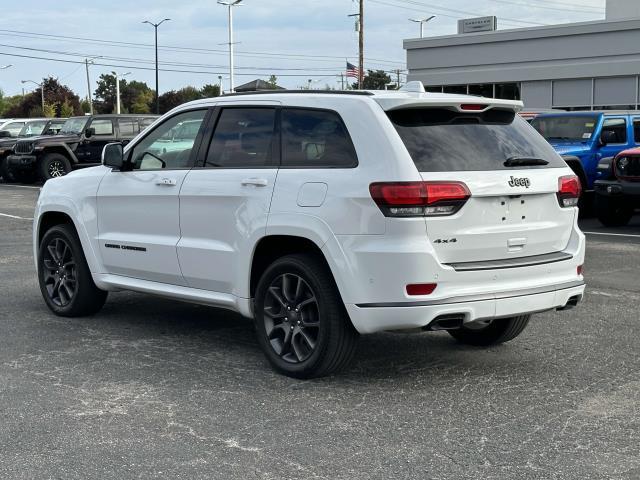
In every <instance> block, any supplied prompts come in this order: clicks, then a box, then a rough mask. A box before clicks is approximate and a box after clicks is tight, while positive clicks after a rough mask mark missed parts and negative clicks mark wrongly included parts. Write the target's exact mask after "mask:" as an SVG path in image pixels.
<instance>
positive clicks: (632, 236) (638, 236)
mask: <svg viewBox="0 0 640 480" xmlns="http://www.w3.org/2000/svg"><path fill="white" fill-rule="evenodd" d="M582 233H586V234H587V235H606V236H611V237H631V238H640V235H634V234H632V233H606V232H584V231H583V232H582Z"/></svg>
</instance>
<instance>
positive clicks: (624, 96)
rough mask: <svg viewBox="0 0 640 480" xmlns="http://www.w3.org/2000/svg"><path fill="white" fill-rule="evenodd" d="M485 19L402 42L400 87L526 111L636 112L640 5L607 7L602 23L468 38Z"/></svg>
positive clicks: (639, 0)
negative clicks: (417, 84) (508, 102)
mask: <svg viewBox="0 0 640 480" xmlns="http://www.w3.org/2000/svg"><path fill="white" fill-rule="evenodd" d="M491 18H492V17H488V19H472V20H471V21H467V23H466V24H465V23H464V22H460V24H459V31H461V32H462V31H468V30H471V31H472V33H459V34H457V35H447V36H439V37H426V38H417V39H408V40H405V41H404V48H405V50H406V51H407V69H408V71H409V73H408V80H419V81H421V82H422V83H423V84H424V86H425V88H426V90H427V91H434V92H445V93H469V94H472V95H482V96H487V97H496V98H507V99H518V100H522V101H523V102H524V104H525V107H527V108H560V109H566V110H602V109H606V110H612V109H636V108H638V107H640V81H639V75H640V0H607V6H606V18H605V19H604V20H602V21H594V22H581V23H570V24H563V25H552V26H543V27H534V28H518V29H512V30H493V31H473V30H477V29H479V28H480V29H481V28H483V25H484V26H485V28H492V26H493V25H491V24H492V21H491ZM498 21H499V19H498ZM465 27H468V28H466V29H465Z"/></svg>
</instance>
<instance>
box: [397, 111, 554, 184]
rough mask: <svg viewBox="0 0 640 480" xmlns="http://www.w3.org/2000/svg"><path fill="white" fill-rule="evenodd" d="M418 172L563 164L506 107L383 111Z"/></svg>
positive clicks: (536, 135)
mask: <svg viewBox="0 0 640 480" xmlns="http://www.w3.org/2000/svg"><path fill="white" fill-rule="evenodd" d="M388 115H389V118H390V119H391V121H392V123H393V125H394V127H395V128H396V130H397V131H398V134H399V135H400V138H401V139H402V141H403V142H404V144H405V146H406V147H407V150H408V151H409V154H410V155H411V158H412V159H413V161H414V163H415V164H416V167H417V168H418V170H419V171H421V172H450V171H473V170H476V171H481V170H504V169H507V168H509V167H508V166H505V162H506V161H507V159H517V158H527V159H541V160H544V161H546V162H548V163H547V164H545V165H544V166H540V165H531V166H527V167H526V168H549V167H564V166H565V163H564V161H563V160H562V158H560V157H559V156H558V154H557V153H556V152H555V150H554V149H553V147H552V146H551V145H549V143H547V142H546V141H545V140H544V138H542V137H541V136H540V135H538V134H537V133H536V131H535V130H534V129H533V128H531V126H529V124H527V122H525V121H524V120H523V119H522V118H520V116H519V115H516V114H515V113H514V112H510V111H507V110H498V109H491V110H488V111H486V112H477V113H476V112H474V113H459V112H457V111H454V110H448V109H444V108H411V109H402V110H392V111H390V112H389V113H388Z"/></svg>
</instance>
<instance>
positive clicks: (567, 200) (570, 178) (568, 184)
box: [557, 175, 582, 207]
mask: <svg viewBox="0 0 640 480" xmlns="http://www.w3.org/2000/svg"><path fill="white" fill-rule="evenodd" d="M581 193H582V184H581V183H580V179H579V178H578V177H577V176H575V175H567V176H564V177H560V178H559V179H558V194H557V195H558V202H559V203H560V206H561V207H575V206H577V205H578V199H579V198H580V194H581Z"/></svg>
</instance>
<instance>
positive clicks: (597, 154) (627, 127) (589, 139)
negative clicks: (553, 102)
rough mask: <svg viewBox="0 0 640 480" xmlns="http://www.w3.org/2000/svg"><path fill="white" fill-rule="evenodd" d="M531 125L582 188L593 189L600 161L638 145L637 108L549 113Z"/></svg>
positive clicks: (639, 116) (536, 119) (639, 113)
mask: <svg viewBox="0 0 640 480" xmlns="http://www.w3.org/2000/svg"><path fill="white" fill-rule="evenodd" d="M531 125H532V126H533V127H534V128H535V129H536V130H537V131H538V132H540V133H541V134H542V136H543V137H544V138H546V139H547V141H548V142H549V143H551V145H552V146H553V148H555V150H556V152H558V153H559V154H560V155H561V156H562V158H564V160H565V162H567V164H568V165H569V166H570V167H571V168H572V169H573V171H574V172H575V173H576V175H578V177H579V178H580V181H581V182H582V191H583V192H588V191H592V190H593V188H594V185H593V183H594V182H595V181H596V180H598V179H599V178H600V177H601V176H602V175H603V170H602V169H600V170H598V164H599V163H600V162H601V161H604V160H605V159H611V158H613V157H615V156H616V155H617V154H618V153H620V152H621V151H623V150H626V149H628V148H631V147H635V146H638V145H640V111H613V110H611V111H600V112H598V111H596V112H592V111H588V112H563V113H549V114H542V115H539V116H537V117H536V118H534V119H533V120H532V121H531ZM609 161H610V160H609Z"/></svg>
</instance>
